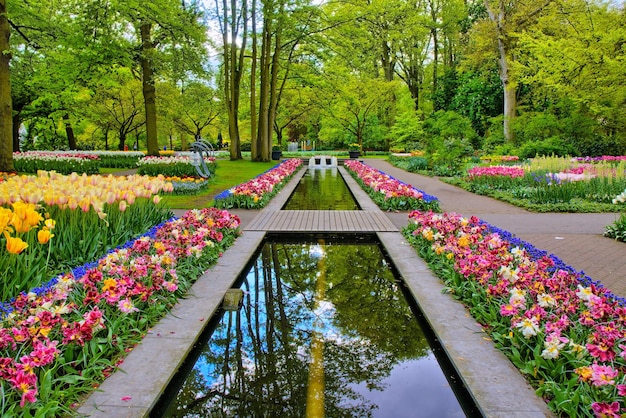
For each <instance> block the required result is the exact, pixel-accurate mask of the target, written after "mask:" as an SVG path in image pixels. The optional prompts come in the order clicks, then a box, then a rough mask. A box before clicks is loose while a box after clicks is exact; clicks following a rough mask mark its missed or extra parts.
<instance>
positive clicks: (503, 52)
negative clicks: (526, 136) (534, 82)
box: [485, 0, 517, 142]
mask: <svg viewBox="0 0 626 418" xmlns="http://www.w3.org/2000/svg"><path fill="white" fill-rule="evenodd" d="M485 7H486V8H487V13H488V14H489V18H490V19H491V21H492V22H493V23H494V25H495V27H496V38H497V40H498V70H499V74H500V80H501V81H502V87H503V89H504V122H503V131H504V138H505V139H506V140H507V141H508V142H513V141H514V140H515V137H514V135H513V131H512V130H511V123H512V122H513V119H514V118H515V112H516V110H517V95H516V85H515V83H513V82H512V81H511V79H510V74H509V66H510V61H509V60H510V51H509V41H508V36H507V34H506V33H505V30H504V29H503V26H504V24H505V11H504V5H503V4H502V3H501V2H500V8H499V10H497V11H496V10H494V9H492V7H491V5H490V4H489V1H488V0H485Z"/></svg>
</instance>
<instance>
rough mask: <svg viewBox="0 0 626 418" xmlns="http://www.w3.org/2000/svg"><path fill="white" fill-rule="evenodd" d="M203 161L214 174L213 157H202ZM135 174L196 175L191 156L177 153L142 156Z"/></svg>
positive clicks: (215, 167)
mask: <svg viewBox="0 0 626 418" xmlns="http://www.w3.org/2000/svg"><path fill="white" fill-rule="evenodd" d="M204 162H205V164H206V166H207V168H208V170H209V172H210V173H211V175H214V174H215V170H216V169H217V162H216V160H215V158H214V157H208V158H205V159H204ZM137 167H139V168H138V169H137V174H140V175H148V176H158V175H164V176H177V177H197V176H198V172H197V170H196V167H194V166H193V165H192V164H191V156H187V155H179V156H170V157H152V156H148V157H144V158H142V159H140V160H139V161H137Z"/></svg>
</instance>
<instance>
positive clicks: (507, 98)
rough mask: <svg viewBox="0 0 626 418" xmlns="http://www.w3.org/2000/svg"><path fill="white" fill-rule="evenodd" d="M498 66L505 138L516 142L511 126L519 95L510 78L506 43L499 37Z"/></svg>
mask: <svg viewBox="0 0 626 418" xmlns="http://www.w3.org/2000/svg"><path fill="white" fill-rule="evenodd" d="M498 52H499V55H500V56H499V58H498V64H499V69H500V80H501V81H502V87H503V88H504V122H503V124H504V125H503V131H504V137H505V138H506V140H507V141H508V142H513V141H514V140H515V135H514V134H513V130H512V129H511V124H512V122H513V119H514V118H515V112H516V110H517V94H516V86H515V84H514V83H512V82H511V80H510V78H509V60H508V58H507V55H508V53H507V48H506V43H505V42H504V41H503V40H502V39H500V37H498Z"/></svg>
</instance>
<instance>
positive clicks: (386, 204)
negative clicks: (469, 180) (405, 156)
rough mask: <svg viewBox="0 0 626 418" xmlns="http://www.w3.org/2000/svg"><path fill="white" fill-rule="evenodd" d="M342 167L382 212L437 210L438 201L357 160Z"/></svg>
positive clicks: (349, 161)
mask: <svg viewBox="0 0 626 418" xmlns="http://www.w3.org/2000/svg"><path fill="white" fill-rule="evenodd" d="M344 166H345V167H346V168H347V169H348V172H349V173H351V174H352V176H353V177H355V179H356V180H357V182H359V184H360V185H361V187H363V188H364V189H365V190H366V191H367V192H368V194H369V196H370V197H371V198H372V200H374V202H376V204H377V205H378V206H379V207H380V208H381V209H383V210H411V209H421V210H428V209H432V210H439V201H438V199H437V198H436V197H434V196H431V195H429V194H427V193H425V192H423V191H421V190H418V189H416V188H415V187H413V186H411V185H410V184H406V183H403V182H401V181H399V180H396V179H394V178H393V177H391V176H390V175H388V174H385V173H383V172H382V171H379V170H376V169H374V168H372V167H370V166H368V165H366V164H363V163H362V162H360V161H357V160H346V161H345V162H344Z"/></svg>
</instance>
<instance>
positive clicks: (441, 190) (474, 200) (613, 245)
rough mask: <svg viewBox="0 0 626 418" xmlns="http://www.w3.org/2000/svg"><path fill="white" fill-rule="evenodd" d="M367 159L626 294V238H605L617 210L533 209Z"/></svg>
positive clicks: (396, 218)
mask: <svg viewBox="0 0 626 418" xmlns="http://www.w3.org/2000/svg"><path fill="white" fill-rule="evenodd" d="M364 162H365V163H366V164H367V165H369V166H371V167H374V168H376V169H378V170H381V171H383V172H385V173H387V174H389V175H391V176H393V177H394V178H396V179H398V180H401V181H403V182H405V183H409V184H412V185H413V186H415V187H416V188H418V189H420V190H423V191H425V192H426V193H428V194H431V195H433V196H436V197H437V198H439V201H440V204H441V208H442V210H443V211H445V212H457V213H460V214H462V215H465V216H471V215H474V216H477V217H479V218H481V219H483V220H484V221H486V222H489V223H490V224H491V225H493V226H496V227H498V228H500V229H503V230H506V231H509V232H511V233H513V234H515V235H516V236H517V237H518V238H520V239H523V240H524V241H526V242H529V243H531V244H532V245H534V246H535V247H536V248H538V249H540V250H545V251H547V252H548V253H551V254H554V255H556V256H557V257H559V258H560V259H561V260H563V261H564V262H565V263H566V264H568V265H570V266H572V267H573V268H575V269H576V270H578V271H583V272H584V273H585V274H587V275H588V276H589V277H591V278H592V279H593V280H596V281H599V282H601V283H602V284H603V285H604V286H605V287H607V288H608V289H610V290H611V291H613V293H615V294H617V295H618V296H621V297H626V243H622V242H618V241H615V240H612V239H610V238H606V237H603V236H602V234H603V232H604V229H605V227H606V225H609V224H612V223H613V222H614V221H615V220H616V219H617V218H618V216H619V214H617V213H533V212H529V211H527V210H525V209H521V208H518V207H515V206H513V205H510V204H508V203H504V202H500V201H497V200H495V199H491V198H489V197H485V196H479V195H475V194H473V193H469V192H467V191H465V190H463V189H461V188H458V187H455V186H451V185H449V184H446V183H444V182H442V181H440V180H438V179H437V178H432V177H427V176H422V175H419V174H413V173H408V172H406V171H404V170H401V169H398V168H395V167H394V166H392V165H391V164H389V163H388V162H386V161H384V160H378V159H367V160H364ZM388 216H389V217H390V218H391V219H392V221H393V222H394V224H396V225H397V226H403V225H406V224H407V222H408V218H407V213H406V212H404V213H394V214H391V213H388Z"/></svg>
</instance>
